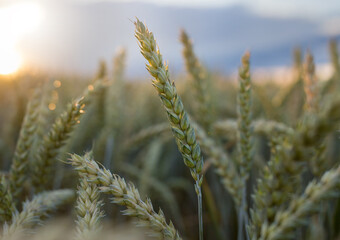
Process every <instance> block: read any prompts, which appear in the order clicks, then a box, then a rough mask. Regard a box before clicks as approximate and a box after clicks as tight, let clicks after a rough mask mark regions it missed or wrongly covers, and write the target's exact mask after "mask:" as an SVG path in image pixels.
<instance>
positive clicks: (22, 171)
mask: <svg viewBox="0 0 340 240" xmlns="http://www.w3.org/2000/svg"><path fill="white" fill-rule="evenodd" d="M40 94H41V91H40V90H36V91H35V93H34V94H33V97H32V100H31V101H30V102H29V104H28V106H27V110H26V115H25V118H24V120H23V124H22V127H21V130H20V135H19V139H18V142H17V146H16V149H15V152H14V157H13V160H12V165H11V168H10V170H9V183H10V191H11V193H12V196H13V199H14V200H15V202H17V203H18V202H19V200H20V199H21V197H22V195H23V192H24V184H25V181H26V180H27V179H28V177H29V176H28V171H27V167H28V166H29V153H30V149H31V146H32V144H33V140H34V134H35V132H36V130H37V119H38V115H39V105H40Z"/></svg>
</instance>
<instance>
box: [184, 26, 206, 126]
mask: <svg viewBox="0 0 340 240" xmlns="http://www.w3.org/2000/svg"><path fill="white" fill-rule="evenodd" d="M180 39H181V42H182V44H183V57H184V61H185V66H186V69H187V72H188V73H189V74H190V76H191V78H192V79H193V81H194V84H193V86H194V88H195V90H196V95H195V96H196V98H197V99H198V116H199V119H200V123H201V124H202V126H203V127H204V129H205V130H206V131H208V132H210V130H211V129H210V127H211V124H212V122H213V115H212V111H211V109H212V106H211V103H210V101H211V99H210V96H209V91H208V84H209V83H208V76H207V73H206V70H205V69H204V67H203V66H202V65H201V63H200V61H199V59H198V58H197V56H196V55H195V53H194V49H193V44H192V41H191V40H190V38H189V36H188V34H187V33H186V32H185V31H184V30H182V31H181V36H180Z"/></svg>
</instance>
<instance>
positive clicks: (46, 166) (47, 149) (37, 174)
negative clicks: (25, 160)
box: [32, 99, 85, 192]
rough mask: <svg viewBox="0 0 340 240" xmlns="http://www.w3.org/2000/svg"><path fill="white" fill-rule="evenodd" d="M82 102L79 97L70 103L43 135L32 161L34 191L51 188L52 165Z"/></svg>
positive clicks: (71, 128)
mask: <svg viewBox="0 0 340 240" xmlns="http://www.w3.org/2000/svg"><path fill="white" fill-rule="evenodd" d="M83 102H84V99H80V100H77V101H75V102H74V103H72V104H70V105H69V106H68V108H67V110H66V111H65V112H64V113H63V114H62V115H61V116H60V117H59V118H57V119H56V121H55V123H54V124H53V126H52V127H51V129H50V131H49V132H48V133H47V135H45V137H44V141H43V142H42V143H41V146H40V148H39V150H38V152H37V154H36V156H35V161H34V162H33V163H32V168H33V169H32V170H33V175H32V183H33V186H34V188H35V191H36V192H41V191H43V190H45V189H49V188H51V183H52V182H53V181H52V179H53V173H54V171H53V167H52V165H53V163H54V161H55V158H56V157H57V155H58V153H59V151H60V148H61V147H62V146H63V145H64V144H65V141H66V140H67V139H68V138H69V134H70V133H71V132H72V130H73V128H74V127H75V125H77V124H78V123H79V119H80V116H81V115H82V113H83V112H84V111H83V109H84V107H85V104H84V103H83Z"/></svg>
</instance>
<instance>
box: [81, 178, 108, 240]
mask: <svg viewBox="0 0 340 240" xmlns="http://www.w3.org/2000/svg"><path fill="white" fill-rule="evenodd" d="M77 195H78V198H77V205H76V212H77V230H76V237H75V240H94V239H96V238H95V237H96V235H97V234H98V233H99V232H100V230H101V226H100V220H101V218H103V216H104V213H103V212H102V211H101V210H100V208H101V206H102V205H103V203H102V201H100V200H99V197H100V196H99V188H98V186H97V185H96V184H94V183H91V182H88V181H87V179H86V177H85V176H83V175H81V176H80V183H79V186H78V191H77Z"/></svg>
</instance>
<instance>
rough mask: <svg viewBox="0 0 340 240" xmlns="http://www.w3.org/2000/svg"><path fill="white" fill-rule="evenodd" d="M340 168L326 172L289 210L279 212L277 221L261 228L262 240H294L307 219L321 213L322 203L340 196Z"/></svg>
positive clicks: (294, 200)
mask: <svg viewBox="0 0 340 240" xmlns="http://www.w3.org/2000/svg"><path fill="white" fill-rule="evenodd" d="M339 194H340V167H338V168H336V169H333V170H330V171H328V172H326V173H325V174H324V175H323V176H322V178H321V180H320V181H319V182H315V181H313V182H311V183H309V184H308V186H307V187H306V189H305V191H304V193H303V194H302V195H301V196H300V197H298V198H295V199H293V200H292V201H291V203H290V204H289V207H288V208H287V210H284V211H279V212H277V213H276V215H275V221H274V222H273V223H272V224H271V225H268V224H266V223H264V224H263V225H262V227H261V237H260V238H259V239H260V240H279V239H293V238H294V237H295V234H294V230H296V229H297V228H298V227H300V226H303V225H305V224H307V223H308V221H306V220H307V218H308V217H310V216H311V215H313V214H315V213H318V212H320V211H321V208H320V207H319V206H320V204H321V203H322V202H325V201H327V200H329V199H332V198H334V197H337V196H339Z"/></svg>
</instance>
